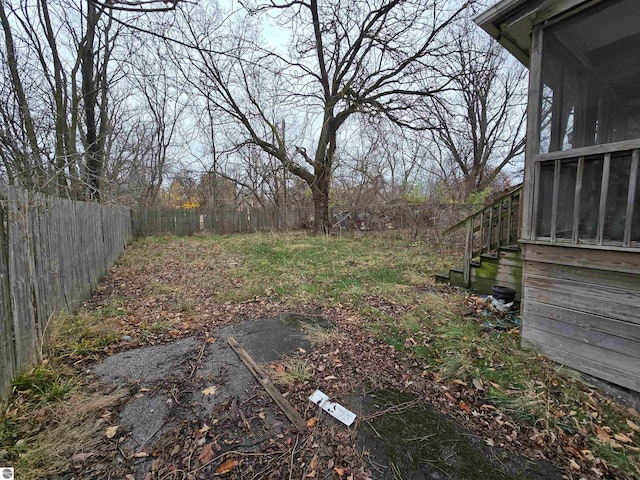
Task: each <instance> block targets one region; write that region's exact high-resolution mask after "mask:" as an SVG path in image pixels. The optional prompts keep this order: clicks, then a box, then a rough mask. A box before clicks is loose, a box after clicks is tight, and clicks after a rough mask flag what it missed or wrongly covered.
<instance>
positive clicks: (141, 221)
mask: <svg viewBox="0 0 640 480" xmlns="http://www.w3.org/2000/svg"><path fill="white" fill-rule="evenodd" d="M307 216H308V213H307V211H306V210H302V209H295V210H294V209H286V210H285V209H283V208H280V209H279V208H260V209H249V208H245V209H237V208H216V209H214V210H209V211H204V212H202V211H198V210H184V209H175V210H168V209H167V210H151V209H140V210H134V211H133V212H132V223H133V233H134V235H135V236H136V237H144V236H146V235H158V234H174V235H193V234H194V233H198V232H207V233H213V234H217V235H227V234H231V233H247V232H256V231H263V230H278V231H280V230H294V229H299V228H302V226H303V225H304V223H305V221H306V218H307Z"/></svg>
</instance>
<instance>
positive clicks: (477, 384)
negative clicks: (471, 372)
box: [473, 378, 484, 390]
mask: <svg viewBox="0 0 640 480" xmlns="http://www.w3.org/2000/svg"><path fill="white" fill-rule="evenodd" d="M473 386H474V387H476V388H477V389H478V390H484V385H483V384H482V380H480V379H479V378H474V379H473Z"/></svg>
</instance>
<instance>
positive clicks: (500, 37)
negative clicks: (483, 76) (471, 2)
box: [476, 0, 600, 67]
mask: <svg viewBox="0 0 640 480" xmlns="http://www.w3.org/2000/svg"><path fill="white" fill-rule="evenodd" d="M599 1H600V0H502V1H500V2H498V3H497V4H496V5H494V6H493V7H491V8H489V9H488V10H486V11H485V12H484V13H482V14H481V15H480V16H478V17H477V18H476V23H477V24H478V25H480V27H481V28H482V29H483V30H485V31H486V32H487V33H488V34H489V35H491V36H492V37H493V38H495V39H496V40H497V41H498V42H500V44H501V45H502V46H503V47H505V48H506V49H507V50H508V51H509V52H510V53H511V54H512V55H513V56H514V57H516V58H517V59H518V60H520V61H521V62H522V63H523V64H525V65H526V66H527V67H528V66H529V57H530V55H531V32H532V31H533V27H534V26H535V25H537V24H539V23H543V22H547V21H550V20H552V19H555V18H557V17H559V16H563V15H568V14H571V13H573V12H575V11H577V10H582V9H583V8H585V7H586V6H589V5H593V4H595V3H597V2H599Z"/></svg>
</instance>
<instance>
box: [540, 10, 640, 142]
mask: <svg viewBox="0 0 640 480" xmlns="http://www.w3.org/2000/svg"><path fill="white" fill-rule="evenodd" d="M638 19H640V2H638V1H637V0H622V1H617V2H602V3H601V4H599V5H597V6H595V7H591V8H589V9H587V10H585V11H584V12H582V13H579V14H576V15H574V16H572V17H569V18H568V19H565V20H562V21H560V22H558V23H557V24H556V25H552V26H550V27H548V28H546V29H545V30H544V40H543V52H542V82H543V88H542V98H541V102H542V105H541V107H542V108H541V112H542V115H541V118H540V152H541V153H547V152H557V151H564V150H571V149H574V148H579V147H587V146H590V145H597V144H604V143H612V142H618V141H623V140H629V139H635V138H640V82H639V81H638V79H639V78H640V21H638Z"/></svg>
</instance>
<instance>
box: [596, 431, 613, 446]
mask: <svg viewBox="0 0 640 480" xmlns="http://www.w3.org/2000/svg"><path fill="white" fill-rule="evenodd" d="M596 433H597V434H598V440H600V441H601V442H602V443H609V442H610V441H611V435H609V433H608V432H607V431H606V430H605V429H604V428H600V427H596Z"/></svg>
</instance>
